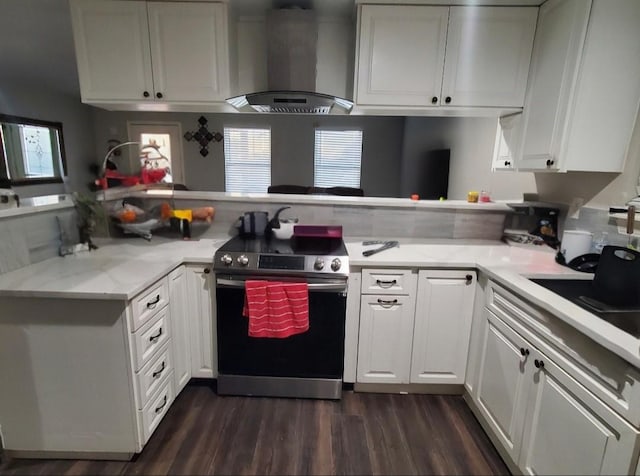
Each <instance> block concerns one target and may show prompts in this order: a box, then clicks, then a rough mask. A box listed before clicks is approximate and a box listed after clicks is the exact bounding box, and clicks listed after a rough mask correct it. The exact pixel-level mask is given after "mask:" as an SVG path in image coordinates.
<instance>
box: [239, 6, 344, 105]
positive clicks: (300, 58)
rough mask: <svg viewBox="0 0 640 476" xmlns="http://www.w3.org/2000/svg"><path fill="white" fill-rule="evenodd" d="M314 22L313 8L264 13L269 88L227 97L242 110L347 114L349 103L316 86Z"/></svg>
mask: <svg viewBox="0 0 640 476" xmlns="http://www.w3.org/2000/svg"><path fill="white" fill-rule="evenodd" d="M317 45H318V23H317V19H316V15H315V12H314V11H313V10H304V9H299V8H292V9H281V10H272V11H270V12H269V14H268V15H267V52H268V59H267V73H268V86H269V91H262V92H256V93H251V94H244V95H241V96H236V97H232V98H229V99H227V102H228V103H229V104H230V105H232V106H233V107H235V108H236V109H238V110H239V111H243V112H262V113H298V114H349V112H351V109H352V108H353V102H351V101H349V100H347V99H343V98H340V97H336V96H333V95H330V94H323V93H320V92H318V91H317V89H316V63H317Z"/></svg>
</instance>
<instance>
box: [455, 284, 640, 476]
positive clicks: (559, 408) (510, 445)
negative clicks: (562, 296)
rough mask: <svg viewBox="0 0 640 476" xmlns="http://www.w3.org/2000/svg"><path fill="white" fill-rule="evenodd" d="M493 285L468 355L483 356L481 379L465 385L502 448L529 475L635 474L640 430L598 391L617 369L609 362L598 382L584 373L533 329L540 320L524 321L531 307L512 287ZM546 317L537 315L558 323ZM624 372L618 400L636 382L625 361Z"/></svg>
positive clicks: (480, 366)
mask: <svg viewBox="0 0 640 476" xmlns="http://www.w3.org/2000/svg"><path fill="white" fill-rule="evenodd" d="M488 289H489V292H493V293H494V297H493V298H488V302H489V304H488V308H485V309H484V310H483V312H482V314H481V315H480V316H478V317H479V318H478V320H477V321H476V323H475V324H474V325H478V326H480V327H481V331H479V332H474V335H475V336H478V337H477V338H478V339H480V340H481V343H480V345H478V346H477V347H475V346H474V348H475V349H476V350H475V351H474V352H475V354H474V355H471V356H470V361H471V360H474V359H478V360H479V362H478V365H477V367H476V371H477V375H476V376H475V377H474V379H475V380H476V381H475V384H474V385H473V386H471V387H467V388H468V389H469V388H471V391H470V396H471V398H472V401H473V403H474V405H473V406H474V407H475V409H476V410H477V411H478V412H479V413H480V415H481V416H482V418H481V421H483V423H484V424H486V425H487V426H488V430H489V431H490V433H491V434H492V435H493V436H494V437H495V439H494V442H496V443H497V444H498V445H499V446H501V448H500V449H501V450H502V453H503V455H506V456H508V457H509V459H510V460H511V463H512V464H514V465H515V466H517V468H518V470H519V471H521V472H522V473H524V474H633V473H634V471H635V470H636V462H637V458H638V445H639V444H640V439H639V438H638V436H639V435H640V433H639V432H638V429H637V428H636V427H634V425H632V424H630V422H629V421H627V420H625V418H623V416H622V415H621V414H619V413H617V412H616V411H614V409H613V408H612V406H610V405H609V404H608V403H607V402H606V401H605V400H603V399H601V398H598V396H596V392H597V391H602V389H603V387H602V384H603V382H605V381H606V380H604V379H605V378H607V377H608V376H610V375H612V374H613V373H612V372H611V371H610V370H609V369H608V368H607V366H605V365H603V366H602V367H601V368H600V369H598V371H600V372H602V374H601V375H599V376H598V377H599V379H600V383H599V384H596V385H595V386H593V388H592V383H593V381H591V380H590V379H589V378H588V375H587V374H585V378H581V375H582V374H583V372H584V368H585V367H580V368H579V367H577V366H576V365H575V364H574V363H573V361H572V360H571V359H569V358H568V357H565V356H564V355H563V354H561V353H560V352H558V351H557V350H554V348H553V347H552V346H551V345H550V344H549V343H547V342H545V341H544V340H543V339H542V338H540V337H537V336H536V334H535V333H532V332H531V328H535V327H534V326H531V327H529V324H530V323H528V322H525V321H523V320H522V319H523V317H525V316H527V309H525V308H524V307H519V306H517V305H516V301H515V300H511V299H512V298H511V297H510V296H509V295H508V293H506V292H503V291H501V290H499V289H498V288H495V287H494V288H491V287H489V288H488ZM491 299H493V301H490V300H491ZM494 309H495V310H494ZM508 309H511V311H508ZM531 316H532V319H534V318H535V316H534V315H533V314H532V315H531ZM525 319H526V317H525ZM545 319H547V321H546V322H545V321H538V322H545V323H547V322H553V321H549V320H548V319H549V317H547V318H545ZM532 322H534V323H535V321H533V320H532ZM559 328H560V327H559ZM548 336H549V335H548V334H547V335H545V337H548ZM569 342H571V339H566V340H565V341H564V343H569ZM581 350H583V351H584V349H581ZM568 354H569V355H577V354H575V352H570V351H569V352H568ZM580 369H581V370H580ZM620 372H621V373H626V377H624V379H623V381H622V382H620V385H619V386H618V392H619V394H618V396H619V399H620V398H623V396H624V395H625V393H626V392H625V389H624V387H625V386H626V385H629V384H630V383H634V384H635V385H634V386H636V385H637V383H638V382H637V380H636V378H635V376H634V375H630V374H629V373H628V372H627V370H626V367H625V365H624V363H620ZM632 372H633V371H632ZM605 373H606V374H609V375H608V376H605ZM630 380H631V381H630ZM639 403H640V402H637V401H635V402H632V403H630V405H631V406H635V405H638V404H639ZM627 414H628V415H630V416H632V415H633V414H634V412H633V410H631V411H628V412H627Z"/></svg>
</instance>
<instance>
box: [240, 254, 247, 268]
mask: <svg viewBox="0 0 640 476" xmlns="http://www.w3.org/2000/svg"><path fill="white" fill-rule="evenodd" d="M238 264H240V265H242V266H247V265H248V264H249V258H247V257H246V256H245V255H240V256H238Z"/></svg>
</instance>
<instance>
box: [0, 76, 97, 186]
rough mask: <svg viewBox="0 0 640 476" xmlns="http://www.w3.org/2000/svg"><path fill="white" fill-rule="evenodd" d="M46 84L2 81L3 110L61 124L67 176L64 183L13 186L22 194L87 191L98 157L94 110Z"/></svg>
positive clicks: (77, 99) (0, 110) (14, 114)
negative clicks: (92, 164) (90, 167)
mask: <svg viewBox="0 0 640 476" xmlns="http://www.w3.org/2000/svg"><path fill="white" fill-rule="evenodd" d="M45 88H46V85H27V84H14V83H8V82H7V81H2V82H0V113H3V114H10V115H12V116H22V117H28V118H31V119H41V120H44V121H54V122H61V123H62V132H63V136H64V147H65V152H66V158H67V172H68V176H67V177H66V178H65V183H63V184H48V185H25V186H20V187H14V189H15V191H16V192H17V193H18V195H20V196H21V197H33V196H38V195H51V194H58V193H69V192H72V191H75V190H81V191H88V188H87V184H88V183H89V182H90V181H92V180H93V177H92V176H91V174H90V172H89V168H88V164H90V163H91V162H92V161H93V159H94V158H95V153H96V149H95V143H94V133H93V119H92V115H91V111H92V110H93V109H94V108H93V107H90V106H85V105H84V104H82V103H81V102H80V99H79V98H77V97H74V96H69V95H66V94H62V93H58V92H48V91H47V90H46V89H45Z"/></svg>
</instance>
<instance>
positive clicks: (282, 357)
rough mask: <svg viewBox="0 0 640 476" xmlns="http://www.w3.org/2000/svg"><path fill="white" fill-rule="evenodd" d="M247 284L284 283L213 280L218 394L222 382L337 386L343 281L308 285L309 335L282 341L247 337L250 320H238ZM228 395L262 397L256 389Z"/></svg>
mask: <svg viewBox="0 0 640 476" xmlns="http://www.w3.org/2000/svg"><path fill="white" fill-rule="evenodd" d="M248 279H260V280H269V279H273V280H278V281H285V280H287V279H286V278H283V277H281V276H279V277H272V278H269V277H264V276H259V277H256V276H253V277H250V276H237V275H233V276H229V275H226V276H224V275H218V276H217V277H216V306H217V307H216V309H217V326H218V374H219V377H218V391H219V393H220V390H221V384H222V387H225V385H226V382H227V380H225V378H226V376H249V377H275V378H283V379H297V380H302V379H320V380H323V379H333V380H337V381H339V382H340V385H341V382H342V373H343V366H344V325H345V315H346V300H347V292H346V291H347V281H346V279H332V278H328V279H317V278H315V279H311V278H310V279H306V280H305V281H306V282H307V284H308V287H309V330H308V331H307V332H304V333H302V334H296V335H293V336H290V337H287V338H284V339H275V338H255V337H249V325H248V323H249V320H248V318H247V317H245V316H243V315H242V309H243V305H244V300H245V288H244V282H245V280H248ZM289 280H290V281H296V280H295V279H289ZM297 281H300V280H299V279H298V280H297ZM254 381H255V382H260V381H265V379H260V378H257V379H254ZM281 383H282V382H281ZM223 389H224V388H223ZM230 393H241V394H252V395H259V394H264V393H262V392H260V391H259V390H256V389H254V390H252V391H242V392H230ZM282 396H299V395H282Z"/></svg>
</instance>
